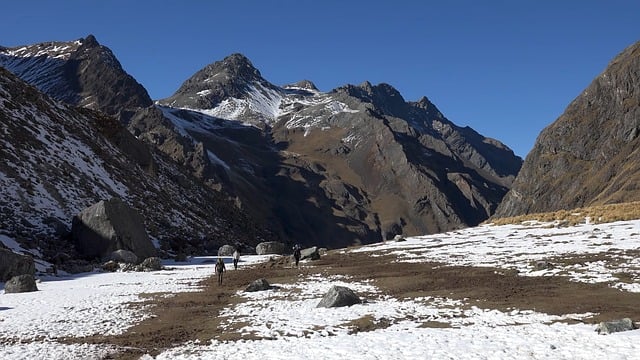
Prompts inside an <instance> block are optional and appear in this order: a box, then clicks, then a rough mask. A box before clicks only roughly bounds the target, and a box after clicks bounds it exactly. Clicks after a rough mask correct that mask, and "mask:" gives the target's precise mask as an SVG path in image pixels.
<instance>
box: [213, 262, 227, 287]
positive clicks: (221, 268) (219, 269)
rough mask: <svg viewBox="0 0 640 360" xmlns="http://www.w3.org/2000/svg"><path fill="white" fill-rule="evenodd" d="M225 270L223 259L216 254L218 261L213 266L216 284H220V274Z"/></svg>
mask: <svg viewBox="0 0 640 360" xmlns="http://www.w3.org/2000/svg"><path fill="white" fill-rule="evenodd" d="M225 270H226V268H225V266H224V260H222V258H221V257H219V256H218V261H217V262H216V267H215V272H216V275H218V285H222V274H224V272H225Z"/></svg>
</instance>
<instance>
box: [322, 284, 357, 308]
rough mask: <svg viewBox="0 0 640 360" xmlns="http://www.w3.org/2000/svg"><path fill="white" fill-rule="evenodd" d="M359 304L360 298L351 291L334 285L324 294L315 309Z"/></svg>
mask: <svg viewBox="0 0 640 360" xmlns="http://www.w3.org/2000/svg"><path fill="white" fill-rule="evenodd" d="M360 303H361V300H360V297H359V296H358V295H357V294H356V293H355V292H353V290H351V289H349V288H348V287H344V286H337V285H334V286H332V287H331V289H329V291H327V293H326V294H324V296H323V297H322V300H320V302H319V303H318V305H317V306H316V307H327V308H331V307H343V306H351V305H355V304H360Z"/></svg>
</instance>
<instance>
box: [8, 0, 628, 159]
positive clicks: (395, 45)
mask: <svg viewBox="0 0 640 360" xmlns="http://www.w3.org/2000/svg"><path fill="white" fill-rule="evenodd" d="M2 12H3V16H2V21H0V45H3V46H17V45H24V44H31V43H36V42H43V41H53V40H57V41H69V40H75V39H78V38H81V37H85V36H86V35H88V34H94V35H95V36H96V38H97V39H98V41H99V42H100V43H101V44H103V45H106V46H108V47H109V48H111V49H112V50H113V52H114V53H115V55H116V56H117V57H118V59H119V60H120V62H121V63H122V66H123V67H124V69H125V70H126V71H127V72H128V73H129V74H131V75H132V76H134V77H135V78H136V79H137V80H138V81H139V82H140V83H141V84H143V85H144V86H145V87H146V88H147V90H148V91H149V94H150V95H151V97H152V98H153V99H161V98H164V97H167V96H169V95H171V94H172V93H173V92H174V91H175V90H176V89H177V88H178V87H179V86H180V84H181V83H182V82H183V81H184V80H186V79H187V78H188V77H189V76H191V75H192V74H193V73H194V72H196V71H197V70H199V69H201V68H202V67H204V66H205V65H207V64H209V63H212V62H214V61H217V60H221V59H223V58H224V57H225V56H227V55H229V54H231V53H234V52H240V53H243V54H244V55H246V56H247V57H248V58H249V59H250V60H251V61H252V63H253V64H254V66H256V67H257V68H258V69H259V70H260V72H261V73H262V75H263V76H264V77H265V78H266V79H267V80H268V81H270V82H272V83H274V84H276V85H284V84H287V83H291V82H295V81H298V80H302V79H308V80H311V81H313V82H314V83H315V84H316V86H317V87H318V88H319V89H320V90H322V91H329V90H331V89H333V88H336V87H338V86H342V85H345V84H359V83H361V82H363V81H365V80H368V81H370V82H372V83H374V84H377V83H382V82H385V83H388V84H390V85H392V86H394V87H395V88H396V89H398V90H399V91H400V93H401V94H402V95H403V97H404V98H405V99H406V100H413V101H415V100H418V99H419V98H420V97H421V96H423V95H424V96H427V97H428V98H429V99H430V100H431V101H432V102H434V103H435V104H436V106H438V108H439V109H440V110H441V111H442V112H443V113H444V115H445V116H446V117H447V118H449V120H451V121H453V122H454V123H456V124H457V125H460V126H466V125H468V126H470V127H472V128H474V129H475V130H477V131H478V132H480V133H481V134H483V135H485V136H488V137H492V138H496V139H498V140H501V141H502V142H504V143H505V144H507V145H508V146H509V147H511V148H512V149H513V150H514V151H515V153H516V154H517V155H520V156H522V157H524V156H526V154H527V153H528V152H529V150H530V149H531V147H532V146H533V143H534V141H535V139H536V137H537V136H538V134H539V132H540V131H541V130H542V129H543V128H544V127H545V126H547V125H549V124H550V123H552V122H553V121H554V120H555V119H556V118H557V117H558V116H559V115H560V114H561V113H562V112H563V111H564V109H565V107H566V106H567V105H568V104H569V102H570V101H571V100H573V99H574V98H575V97H576V96H577V95H578V94H579V93H580V92H581V91H582V90H583V89H584V88H585V87H586V86H587V85H588V84H589V83H590V82H591V81H592V80H593V78H594V77H595V76H597V75H598V74H599V73H600V72H602V70H604V68H605V67H606V65H607V64H608V63H609V61H610V60H611V59H612V58H613V57H614V56H615V55H617V54H618V53H619V52H621V51H622V50H623V49H624V48H625V47H627V46H629V45H631V44H633V43H634V42H636V41H638V40H640V1H637V0H607V1H604V0H597V1H596V0H575V1H572V0H538V1H535V0H530V1H526V0H511V1H507V0H504V1H493V0H487V1H479V0H468V1H462V0H451V1H426V0H424V1H420V0H415V1H404V0H395V1H388V0H387V1H376V0H373V1H348V0H342V1H338V0H324V1H321V0H272V1H266V0H256V1H252V0H244V1H242V0H235V1H230V0H211V1H205V0H199V1H195V0H194V1H189V0H182V1H142V0H130V1H123V0H105V1H89V0H84V1H78V0H63V1H51V0H42V1H35V0H20V1H10V2H5V3H3V4H2Z"/></svg>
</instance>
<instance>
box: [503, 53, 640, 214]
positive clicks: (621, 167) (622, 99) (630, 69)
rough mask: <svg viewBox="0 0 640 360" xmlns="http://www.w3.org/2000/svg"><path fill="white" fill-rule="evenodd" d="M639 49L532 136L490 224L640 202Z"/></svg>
mask: <svg viewBox="0 0 640 360" xmlns="http://www.w3.org/2000/svg"><path fill="white" fill-rule="evenodd" d="M638 135H640V42H638V43H636V44H634V45H632V46H630V47H628V48H627V49H625V50H624V51H623V52H622V53H620V54H619V55H618V56H617V57H616V58H615V59H613V61H611V63H610V64H609V65H608V67H607V68H606V69H605V70H604V71H603V72H602V73H601V74H600V75H599V76H598V77H596V78H595V79H594V80H593V82H592V83H591V84H590V85H589V86H588V87H587V89H585V90H584V91H583V92H582V94H580V95H579V96H578V97H577V98H576V99H575V100H573V101H572V102H571V104H569V106H568V107H567V109H566V110H565V112H564V114H562V115H561V116H560V117H559V118H558V119H557V120H556V121H555V122H554V123H553V124H551V125H549V126H548V127H547V128H545V129H544V130H543V131H542V132H541V133H540V135H539V136H538V138H537V140H536V143H535V145H534V147H533V149H532V151H531V152H530V153H529V155H528V156H527V159H526V161H525V163H524V165H523V167H522V170H521V172H520V174H518V177H517V178H516V180H515V182H514V185H513V188H512V189H511V191H510V192H509V193H508V194H507V196H506V197H505V199H504V200H503V202H502V204H500V206H499V208H498V209H497V211H496V217H505V216H515V215H520V214H526V213H534V212H546V211H554V210H559V209H572V208H577V207H582V206H588V205H599V204H608V203H620V202H629V201H637V200H640V191H638V185H637V184H638V181H639V180H640V138H639V136H638Z"/></svg>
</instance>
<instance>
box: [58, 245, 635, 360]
mask: <svg viewBox="0 0 640 360" xmlns="http://www.w3.org/2000/svg"><path fill="white" fill-rule="evenodd" d="M394 260H395V258H394V257H390V256H383V257H370V256H368V254H366V253H340V252H337V251H332V252H330V253H329V254H327V255H326V256H324V257H323V258H322V259H321V260H318V261H315V262H312V263H304V265H303V266H302V267H301V268H300V269H296V268H292V266H291V263H290V262H289V259H288V258H279V259H277V260H272V261H270V262H267V263H264V264H259V265H254V266H251V267H249V266H247V267H241V270H239V271H231V272H228V273H226V274H225V279H224V281H223V284H222V285H221V286H218V285H217V283H216V279H215V278H214V277H213V276H212V277H211V278H208V279H206V280H204V281H203V282H202V285H203V289H202V291H200V292H190V293H179V294H176V295H175V296H170V297H166V296H163V295H166V294H150V295H148V298H149V301H148V302H147V303H146V304H145V305H147V306H148V305H151V309H150V311H151V312H152V313H153V317H151V318H149V319H147V320H145V321H143V322H141V323H140V324H138V325H136V326H134V327H132V328H130V329H129V330H128V331H127V332H126V333H124V334H122V335H116V336H92V337H86V338H73V339H67V341H68V342H71V343H97V344H113V345H115V346H117V347H119V348H121V349H122V351H121V352H120V353H118V354H115V355H113V357H112V358H113V359H137V358H139V357H140V356H141V355H143V354H147V353H148V354H151V355H156V354H158V353H160V352H161V351H162V350H163V349H166V348H171V347H175V346H178V345H180V344H182V343H184V342H187V341H193V340H200V341H201V342H202V343H208V341H209V340H211V339H217V340H222V341H235V340H240V339H251V338H255V337H252V336H247V335H242V334H240V333H239V332H233V331H229V330H225V331H224V332H223V331H222V329H221V328H220V323H221V321H222V319H221V318H219V317H218V313H219V312H220V310H222V309H223V308H225V307H228V306H229V305H232V304H234V303H238V302H240V301H242V298H241V297H238V296H236V293H237V291H238V290H241V289H244V288H245V287H246V286H247V285H248V284H249V283H250V282H252V281H253V280H256V279H259V278H265V279H267V280H268V281H269V283H271V284H283V283H293V282H296V281H303V280H304V278H305V277H306V276H307V275H313V274H324V275H333V274H341V275H348V276H350V277H351V278H353V280H354V281H358V280H367V279H372V280H373V281H374V285H375V286H377V287H378V288H379V289H380V290H381V291H382V292H383V293H384V294H385V295H390V296H393V297H395V298H398V299H405V298H414V297H426V296H434V297H447V298H452V299H459V300H462V299H466V300H465V303H466V304H468V305H469V306H471V305H473V306H477V307H479V308H485V309H498V310H504V311H508V310H512V309H519V310H535V311H539V312H543V313H547V314H552V315H564V314H572V313H586V312H592V313H596V314H597V315H595V316H593V317H592V318H589V319H587V320H585V321H586V322H589V323H597V322H600V321H604V320H611V319H618V318H622V317H629V318H631V319H633V320H635V321H637V320H640V307H638V306H637V304H639V303H640V294H635V293H628V292H622V291H619V290H616V289H613V288H610V287H608V286H607V284H583V283H576V282H570V281H568V280H567V279H565V278H562V277H522V276H518V275H517V274H516V272H515V271H509V270H499V269H494V268H483V267H460V266H443V265H442V264H436V263H397V262H394ZM360 295H361V296H362V297H364V298H365V299H366V298H367V295H368V294H360ZM348 325H350V326H352V327H353V332H357V331H370V330H375V329H376V328H381V327H387V326H389V325H390V323H389V322H388V321H382V322H378V323H376V322H374V321H373V319H372V318H367V317H364V318H362V319H358V320H355V321H353V322H351V323H349V324H348ZM423 326H424V327H442V326H448V325H447V324H446V323H438V322H433V321H425V322H424V324H423Z"/></svg>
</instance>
